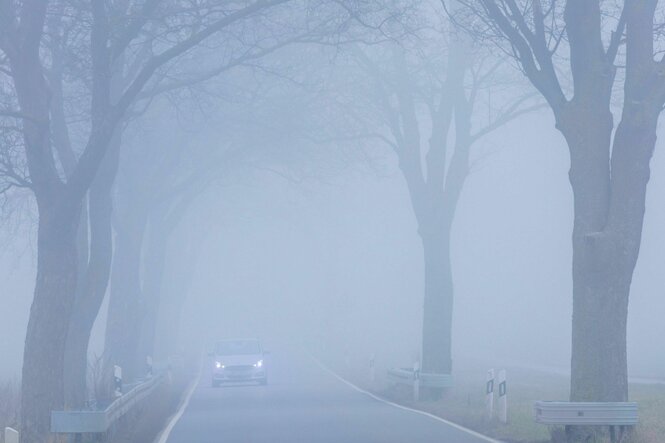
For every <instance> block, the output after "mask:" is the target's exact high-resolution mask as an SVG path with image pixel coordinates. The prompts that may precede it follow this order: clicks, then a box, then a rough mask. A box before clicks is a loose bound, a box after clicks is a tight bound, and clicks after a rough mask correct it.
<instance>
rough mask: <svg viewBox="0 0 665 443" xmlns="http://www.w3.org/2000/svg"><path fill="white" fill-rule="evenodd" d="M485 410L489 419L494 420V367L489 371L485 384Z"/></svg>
mask: <svg viewBox="0 0 665 443" xmlns="http://www.w3.org/2000/svg"><path fill="white" fill-rule="evenodd" d="M485 411H486V412H487V419H488V420H492V417H493V416H494V369H490V370H489V371H487V383H486V384H485Z"/></svg>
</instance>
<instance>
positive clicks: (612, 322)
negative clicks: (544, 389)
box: [460, 0, 665, 441]
mask: <svg viewBox="0 0 665 443" xmlns="http://www.w3.org/2000/svg"><path fill="white" fill-rule="evenodd" d="M462 3H464V5H465V10H466V12H467V13H470V14H469V15H470V16H471V17H472V20H473V21H474V24H473V25H472V26H473V30H474V31H475V32H476V35H477V36H479V37H482V38H486V39H492V40H493V41H494V42H496V43H498V44H499V47H500V48H502V49H503V50H504V51H505V52H506V53H508V54H510V55H512V56H513V57H514V58H515V59H516V60H517V62H518V63H519V66H520V68H521V70H522V71H523V73H524V75H525V76H526V77H527V78H528V79H529V80H530V81H531V83H532V84H533V85H534V86H535V87H536V89H538V91H539V92H540V93H541V94H542V96H543V97H544V98H545V99H546V100H547V102H548V104H549V106H550V108H551V109H552V112H553V114H554V118H555V121H556V127H557V129H558V130H559V131H560V132H561V133H562V134H563V136H564V137H565V139H566V142H567V144H568V148H569V151H570V159H571V165H570V173H569V177H570V183H571V186H572V189H573V194H574V209H575V220H574V227H573V326H572V329H573V332H572V359H571V370H572V377H571V393H570V398H571V400H573V401H625V400H627V398H628V380H627V360H626V321H627V309H628V299H629V294H630V284H631V280H632V275H633V270H634V268H635V263H636V261H637V257H638V253H639V248H640V241H641V235H642V224H643V219H644V212H645V196H646V190H647V183H648V181H649V175H650V170H649V163H650V160H651V156H652V154H653V150H654V145H655V141H656V126H657V122H658V117H659V116H660V113H661V111H662V108H663V104H665V79H664V77H663V75H662V72H663V66H664V61H663V59H662V58H661V57H659V56H657V51H656V50H655V46H656V44H657V43H658V37H659V33H658V32H657V29H658V27H659V24H658V23H655V20H656V12H657V8H658V1H656V0H649V1H644V2H637V1H626V2H618V3H617V4H616V5H614V4H611V3H609V2H601V1H599V0H588V1H572V0H569V1H566V2H555V1H541V0H528V1H518V0H478V1H469V0H465V1H463V2H462ZM460 21H461V20H460ZM624 43H625V55H624V53H623V52H622V49H623V45H624ZM657 57H658V58H657ZM566 59H568V60H569V61H568V62H567V63H566V66H564V63H557V61H558V60H564V61H565V60H566ZM620 65H625V70H622V71H621V75H617V68H618V66H620ZM567 78H570V79H571V80H572V90H571V91H570V92H568V91H566V88H564V87H563V86H562V85H564V84H565V81H566V79H567ZM621 86H622V88H623V94H622V97H621V98H620V100H619V102H620V103H621V110H620V115H621V117H620V121H619V123H618V125H615V123H614V116H613V114H614V113H615V111H616V110H615V109H614V108H613V106H612V103H613V99H614V98H615V89H616V87H621ZM617 95H618V94H617ZM589 432H590V431H589V430H581V431H580V432H579V433H576V432H574V430H573V429H569V437H570V440H571V441H578V440H579V441H586V440H585V439H586V438H588V433H589Z"/></svg>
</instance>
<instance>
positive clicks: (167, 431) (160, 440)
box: [153, 370, 203, 443]
mask: <svg viewBox="0 0 665 443" xmlns="http://www.w3.org/2000/svg"><path fill="white" fill-rule="evenodd" d="M202 375H203V370H199V374H198V375H197V376H196V379H194V380H193V381H192V382H191V383H190V386H189V387H188V388H187V393H186V395H185V396H184V397H183V399H182V400H181V401H180V405H179V406H178V411H177V412H176V413H175V414H174V415H173V416H172V417H171V419H170V420H169V422H168V424H167V425H166V427H165V428H164V430H163V431H162V432H160V433H159V435H158V436H157V438H156V439H155V441H154V442H153V443H166V441H167V440H168V438H169V436H170V435H171V431H172V430H173V428H174V427H175V425H176V424H177V423H178V421H179V420H180V417H182V414H184V413H185V409H187V406H189V400H190V399H191V398H192V394H194V391H195V390H196V387H197V386H198V385H199V383H200V382H201V376H202Z"/></svg>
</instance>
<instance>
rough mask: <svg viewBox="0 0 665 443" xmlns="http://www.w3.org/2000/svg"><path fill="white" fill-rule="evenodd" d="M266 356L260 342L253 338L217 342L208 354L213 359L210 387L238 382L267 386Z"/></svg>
mask: <svg viewBox="0 0 665 443" xmlns="http://www.w3.org/2000/svg"><path fill="white" fill-rule="evenodd" d="M266 354H267V352H266V351H264V350H263V347H262V346H261V342H260V341H259V340H258V339H255V338H236V339H228V340H221V341H218V342H217V343H215V346H214V349H213V351H212V352H211V353H210V355H211V356H212V357H213V362H212V387H213V388H216V387H218V386H219V385H221V384H222V383H238V382H258V383H259V384H261V385H266V384H268V371H267V368H266V364H265V360H264V359H265V356H266Z"/></svg>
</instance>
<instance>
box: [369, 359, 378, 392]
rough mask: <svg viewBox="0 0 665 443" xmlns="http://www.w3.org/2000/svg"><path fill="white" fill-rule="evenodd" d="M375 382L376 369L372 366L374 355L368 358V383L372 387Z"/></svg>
mask: <svg viewBox="0 0 665 443" xmlns="http://www.w3.org/2000/svg"><path fill="white" fill-rule="evenodd" d="M375 380H376V368H375V366H374V354H371V355H370V356H369V381H370V382H371V383H372V385H374V381H375Z"/></svg>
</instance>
